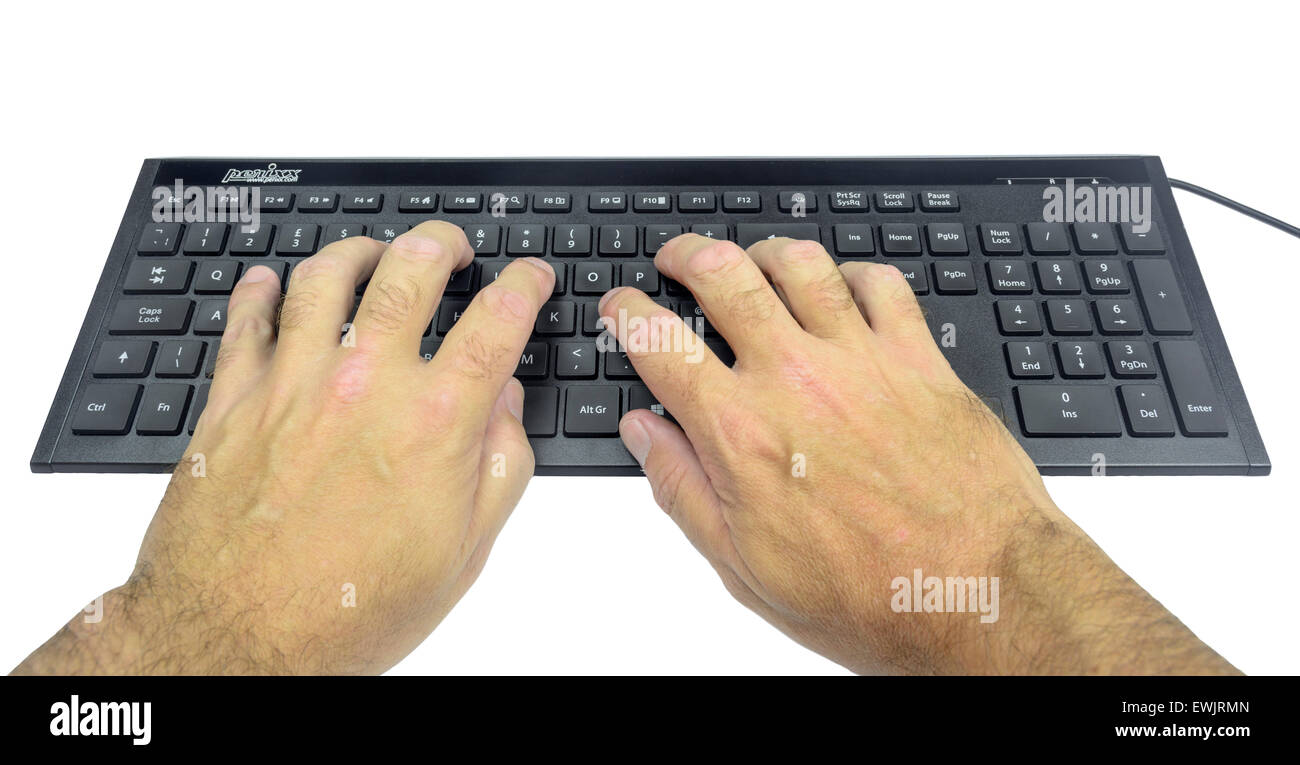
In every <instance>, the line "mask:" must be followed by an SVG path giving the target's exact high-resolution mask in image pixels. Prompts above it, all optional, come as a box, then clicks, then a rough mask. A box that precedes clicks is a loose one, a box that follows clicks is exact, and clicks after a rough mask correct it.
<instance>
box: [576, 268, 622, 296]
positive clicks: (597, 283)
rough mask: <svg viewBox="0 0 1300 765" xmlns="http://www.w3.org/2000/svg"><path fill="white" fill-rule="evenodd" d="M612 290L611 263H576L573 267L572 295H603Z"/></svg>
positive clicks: (612, 275)
mask: <svg viewBox="0 0 1300 765" xmlns="http://www.w3.org/2000/svg"><path fill="white" fill-rule="evenodd" d="M612 289H614V264H613V263H600V262H596V263H590V262H584V263H577V264H575V265H574V267H573V294H575V295H604V294H605V293H606V292H609V291H610V290H612Z"/></svg>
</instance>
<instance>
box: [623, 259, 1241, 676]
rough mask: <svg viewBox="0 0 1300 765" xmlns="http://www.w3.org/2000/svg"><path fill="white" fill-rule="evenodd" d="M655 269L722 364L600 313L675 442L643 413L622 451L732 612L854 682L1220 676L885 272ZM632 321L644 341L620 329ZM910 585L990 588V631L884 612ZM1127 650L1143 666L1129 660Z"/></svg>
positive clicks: (771, 264) (785, 264) (806, 266)
mask: <svg viewBox="0 0 1300 765" xmlns="http://www.w3.org/2000/svg"><path fill="white" fill-rule="evenodd" d="M655 265H656V266H657V267H658V269H659V271H661V272H662V273H663V274H664V275H665V276H668V277H670V278H673V279H676V280H677V281H679V282H681V283H682V284H684V285H685V286H686V287H688V288H689V289H690V291H691V292H692V293H693V294H694V295H695V297H696V299H697V300H698V301H699V303H700V305H701V307H702V308H703V310H704V312H705V314H706V315H707V317H708V320H709V321H710V322H711V323H712V324H713V326H714V327H716V328H717V330H718V332H719V333H720V334H721V335H722V336H723V337H724V338H725V339H726V340H727V342H728V344H729V345H730V346H731V348H732V349H733V350H734V352H735V354H736V358H737V362H736V364H735V366H734V368H731V369H729V368H727V367H726V366H725V365H724V364H722V363H721V362H720V361H719V360H718V358H717V357H715V356H714V355H713V354H712V353H710V352H708V351H707V349H705V350H704V354H703V357H702V358H694V359H692V358H691V356H692V354H691V353H689V352H687V351H686V350H680V349H679V350H676V351H674V350H662V348H664V347H666V346H664V345H662V344H660V343H657V342H653V341H654V340H656V339H662V337H663V336H664V335H665V334H670V333H671V332H680V331H683V330H684V328H683V327H682V323H681V321H680V319H678V318H677V317H676V316H675V315H674V314H672V313H671V312H669V311H667V310H666V309H664V308H662V307H660V306H658V305H657V304H655V303H654V302H652V301H651V300H650V299H649V298H648V297H646V295H644V294H643V293H641V292H639V291H637V290H634V289H630V288H621V289H618V290H614V291H612V292H610V293H608V294H607V295H606V297H605V298H604V299H603V300H602V303H601V314H602V315H603V316H604V317H606V319H607V322H612V323H613V327H614V329H615V332H616V334H617V335H618V339H619V340H620V342H622V343H623V344H624V345H625V346H627V351H628V356H629V358H630V359H631V360H632V363H633V364H634V366H635V367H636V369H637V372H638V374H639V375H640V376H641V378H642V379H643V380H644V381H645V383H646V384H647V385H648V386H649V387H650V389H651V391H652V392H653V393H654V394H655V396H656V397H657V398H658V399H659V401H660V402H662V403H663V404H664V406H665V407H666V408H667V410H668V411H669V412H671V413H672V414H673V416H674V417H675V419H676V420H677V421H678V422H680V423H681V427H678V426H677V425H674V424H673V423H672V422H670V421H669V420H667V419H665V418H663V417H660V416H657V415H654V414H652V413H650V412H649V411H646V410H636V411H633V412H629V413H628V414H627V415H626V416H625V417H624V419H623V421H622V422H621V425H620V432H621V435H622V437H623V440H624V443H625V444H626V445H627V447H628V449H629V451H631V452H632V454H633V456H635V457H636V458H637V459H638V461H639V462H641V463H642V465H643V467H644V468H645V472H646V475H647V476H648V477H649V480H650V483H651V485H652V486H653V488H654V494H655V498H656V501H657V502H658V503H659V504H660V506H662V507H663V508H664V509H665V510H666V511H667V512H668V514H669V516H671V517H672V519H673V520H674V521H676V522H677V523H678V524H679V525H680V526H681V528H682V530H683V531H684V532H685V533H686V535H687V536H688V537H689V538H690V540H691V542H692V543H694V545H695V546H696V547H697V548H698V549H699V550H700V552H701V553H703V554H704V556H705V557H706V558H708V560H709V562H710V563H712V564H713V566H714V568H715V569H716V570H717V571H718V573H719V575H720V576H721V577H722V580H723V582H724V583H725V585H726V586H727V589H728V590H729V591H730V592H731V593H732V594H733V595H734V596H735V597H736V598H737V599H738V600H740V602H742V603H743V604H745V605H746V606H748V607H749V608H751V609H752V610H754V611H755V612H757V613H758V614H760V615H761V616H763V617H764V618H765V619H767V620H768V621H769V622H771V623H772V624H774V625H776V626H777V627H778V628H780V629H781V630H783V631H784V632H785V633H787V634H788V635H790V636H791V637H793V638H794V639H795V640H797V641H799V642H800V643H802V644H804V645H806V646H808V647H810V648H812V649H814V650H816V651H818V652H820V653H822V654H824V655H826V656H828V657H830V658H831V659H834V660H835V661H838V662H840V663H841V664H844V665H845V666H847V667H849V668H851V669H854V670H856V671H859V672H1016V671H1019V672H1051V671H1063V672H1087V671H1101V672H1105V671H1158V669H1159V668H1158V667H1154V666H1152V665H1150V664H1146V665H1139V664H1137V663H1136V662H1137V661H1138V660H1141V659H1149V658H1152V656H1154V657H1175V658H1177V657H1181V656H1184V655H1185V656H1187V657H1191V658H1190V660H1189V661H1191V662H1192V663H1187V662H1184V663H1183V664H1180V665H1178V666H1177V667H1176V668H1177V669H1178V670H1179V671H1214V670H1220V671H1222V670H1230V669H1231V667H1229V666H1228V665H1227V664H1226V662H1223V660H1222V659H1220V658H1219V657H1218V656H1217V655H1215V654H1214V653H1213V651H1210V650H1209V649H1208V648H1206V647H1205V646H1204V645H1203V644H1201V643H1200V642H1199V641H1198V640H1196V638H1195V637H1194V636H1192V635H1191V633H1190V632H1187V630H1186V629H1185V628H1183V627H1182V625H1181V624H1179V623H1178V622H1177V621H1176V620H1175V619H1173V618H1172V616H1170V615H1169V614H1168V612H1166V611H1165V610H1164V609H1163V608H1161V607H1160V605H1159V604H1158V603H1156V602H1155V601H1154V600H1152V599H1151V598H1150V597H1149V596H1148V595H1147V594H1146V593H1145V592H1144V591H1143V590H1142V589H1141V588H1140V587H1138V586H1137V585H1136V584H1135V583H1133V581H1132V580H1131V579H1129V578H1128V577H1127V576H1126V575H1125V574H1124V573H1123V572H1122V571H1120V570H1119V569H1118V568H1117V567H1116V566H1115V565H1114V564H1113V563H1112V562H1111V561H1110V560H1109V559H1108V558H1107V557H1106V556H1105V554H1103V553H1102V552H1101V550H1100V549H1098V548H1097V547H1096V545H1095V544H1093V542H1092V541H1091V540H1090V539H1088V537H1087V536H1086V535H1085V534H1084V533H1083V532H1082V531H1081V530H1080V529H1079V528H1078V527H1076V526H1075V525H1074V524H1073V523H1071V522H1070V520H1069V519H1068V518H1066V517H1065V515H1064V514H1063V513H1061V511H1060V510H1059V509H1057V507H1056V506H1055V505H1054V504H1053V502H1052V500H1051V497H1049V496H1048V493H1047V490H1046V489H1045V487H1044V486H1043V482H1042V480H1041V479H1040V478H1039V476H1038V472H1037V470H1036V469H1035V467H1034V464H1033V462H1032V461H1031V460H1030V459H1029V457H1028V456H1027V455H1026V454H1025V452H1024V451H1023V450H1022V449H1021V448H1020V445H1019V444H1018V443H1017V442H1016V440H1015V439H1014V438H1013V437H1012V436H1011V434H1010V433H1008V432H1007V430H1006V429H1005V428H1004V427H1003V425H1002V422H1001V420H1000V419H998V418H997V417H996V416H995V415H994V414H993V413H992V412H991V411H989V409H988V408H987V407H986V406H985V405H984V404H983V403H982V402H981V401H980V399H979V398H978V397H976V396H975V395H974V394H973V393H972V392H971V391H970V389H968V388H967V387H966V386H965V385H964V384H963V383H962V382H961V380H959V379H958V378H957V375H956V374H955V373H954V372H953V370H952V368H951V367H950V366H949V365H948V362H947V360H946V359H945V358H944V356H943V354H942V352H941V351H940V350H939V349H938V347H937V346H936V345H935V343H934V341H933V339H932V338H931V336H930V332H929V330H928V328H927V326H926V323H925V320H924V318H923V316H922V313H921V309H920V306H919V305H918V303H917V301H916V299H915V297H913V295H912V290H911V288H910V286H909V285H908V283H907V281H906V280H905V279H904V278H903V277H902V275H901V273H899V271H898V270H897V269H895V268H893V267H892V266H885V265H879V264H875V263H858V262H855V263H850V264H846V265H844V266H843V267H837V266H836V265H835V263H834V261H833V260H832V259H831V258H830V256H829V255H828V254H827V253H826V251H825V250H824V249H822V247H821V246H820V245H818V244H816V243H814V242H795V241H791V240H789V239H777V240H765V241H762V242H759V243H758V244H756V245H754V246H753V247H751V248H750V249H749V251H748V252H746V251H743V250H741V249H740V248H739V247H738V246H736V245H735V244H732V243H730V242H718V241H714V240H712V239H706V238H704V237H699V236H695V235H685V236H681V237H678V238H676V239H674V240H672V241H671V242H669V243H668V244H667V245H665V246H664V247H663V248H662V249H661V250H660V251H659V252H658V254H657V255H656V257H655ZM769 280H770V281H771V284H769ZM774 288H775V289H774ZM620 314H621V317H622V319H623V320H622V321H621V322H620ZM631 317H642V318H644V319H646V320H647V321H648V322H649V323H648V324H643V325H642V326H641V327H640V328H639V330H638V329H636V328H632V330H631V331H629V327H628V320H629V319H630V318H631ZM686 331H689V330H686ZM629 335H631V337H629ZM647 340H650V341H651V342H650V345H649V347H647ZM915 569H921V570H922V572H923V575H924V576H937V577H940V578H947V577H963V578H964V577H976V578H978V577H989V578H991V577H999V580H1000V587H999V591H1000V603H999V604H998V612H996V614H997V621H995V622H992V623H984V622H981V620H980V614H978V613H969V612H968V613H924V612H923V613H898V612H895V610H894V609H893V608H892V607H891V602H892V601H893V599H894V598H895V594H896V593H895V590H894V589H893V588H892V587H891V583H892V582H893V581H894V580H895V578H897V577H905V578H907V579H911V578H912V575H913V571H914V570H915ZM1123 627H1132V628H1133V629H1134V630H1137V631H1136V632H1133V631H1130V630H1128V629H1120V628H1123ZM1134 634H1136V635H1138V638H1137V639H1138V640H1139V641H1140V643H1141V644H1142V645H1143V646H1144V647H1148V648H1151V649H1153V650H1152V652H1151V654H1152V655H1151V656H1138V657H1134V656H1133V655H1132V654H1133V647H1132V645H1129V644H1128V643H1127V642H1126V641H1131V640H1133V639H1134V638H1133V635H1134Z"/></svg>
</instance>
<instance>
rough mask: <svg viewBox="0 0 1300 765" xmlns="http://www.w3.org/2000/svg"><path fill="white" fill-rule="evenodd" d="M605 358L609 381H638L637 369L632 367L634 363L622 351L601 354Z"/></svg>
mask: <svg viewBox="0 0 1300 765" xmlns="http://www.w3.org/2000/svg"><path fill="white" fill-rule="evenodd" d="M601 355H602V356H604V357H605V378H606V379H609V380H635V379H637V374H636V367H634V366H632V361H631V360H630V359H628V357H627V354H626V353H623V352H622V351H607V352H605V353H602V354H601Z"/></svg>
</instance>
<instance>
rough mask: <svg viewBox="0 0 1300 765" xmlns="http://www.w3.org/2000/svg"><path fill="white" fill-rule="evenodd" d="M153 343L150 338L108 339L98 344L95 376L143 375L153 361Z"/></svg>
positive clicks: (147, 372)
mask: <svg viewBox="0 0 1300 765" xmlns="http://www.w3.org/2000/svg"><path fill="white" fill-rule="evenodd" d="M153 350H154V343H153V342H152V341H150V340H109V341H107V342H105V343H104V344H103V345H101V346H99V354H98V355H97V356H96V357H95V366H94V368H93V370H92V372H91V374H93V375H94V376H95V377H144V376H145V375H147V374H149V366H150V364H151V362H152V361H153Z"/></svg>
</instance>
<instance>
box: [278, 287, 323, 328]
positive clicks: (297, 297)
mask: <svg viewBox="0 0 1300 765" xmlns="http://www.w3.org/2000/svg"><path fill="white" fill-rule="evenodd" d="M318 303H319V296H318V295H317V293H316V291H315V290H312V289H310V288H309V287H303V288H301V289H296V290H293V291H291V292H290V293H289V294H288V295H285V296H284V300H283V301H281V303H280V314H279V316H278V322H277V323H278V324H279V326H280V329H282V330H283V329H297V328H299V327H301V326H303V325H304V324H306V323H307V320H308V319H309V318H310V317H311V315H312V314H313V313H315V311H316V306H317V304H318Z"/></svg>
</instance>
